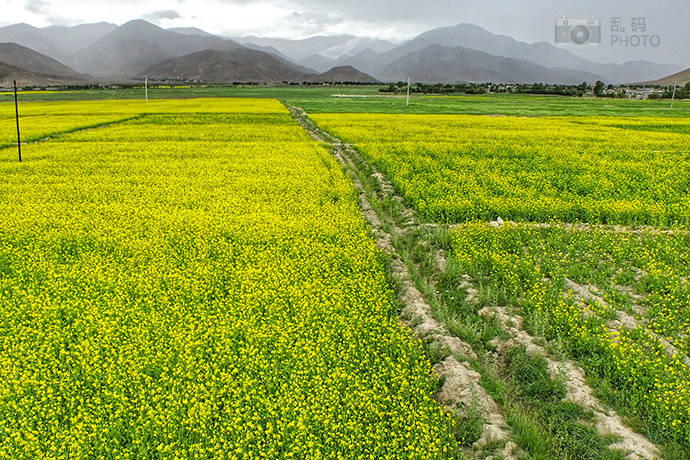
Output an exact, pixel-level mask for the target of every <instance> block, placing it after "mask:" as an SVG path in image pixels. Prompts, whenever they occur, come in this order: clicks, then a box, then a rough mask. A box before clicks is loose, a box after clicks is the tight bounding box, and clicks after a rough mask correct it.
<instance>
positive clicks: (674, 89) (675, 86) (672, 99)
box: [671, 80, 678, 108]
mask: <svg viewBox="0 0 690 460" xmlns="http://www.w3.org/2000/svg"><path fill="white" fill-rule="evenodd" d="M677 87H678V80H676V81H675V82H674V83H673V96H671V108H673V101H674V100H675V99H676V88H677Z"/></svg>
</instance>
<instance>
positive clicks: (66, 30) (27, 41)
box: [0, 22, 117, 61]
mask: <svg viewBox="0 0 690 460" xmlns="http://www.w3.org/2000/svg"><path fill="white" fill-rule="evenodd" d="M115 28H117V26H116V25H114V24H109V23H107V22H99V23H96V24H82V25H78V26H73V27H65V26H51V27H45V28H42V29H39V28H37V27H33V26H30V25H28V24H14V25H11V26H7V27H2V28H0V42H12V43H18V44H20V45H22V46H26V47H27V48H31V49H32V50H34V51H37V52H39V53H41V54H45V55H46V56H50V57H52V58H53V59H57V60H59V61H63V60H65V59H66V58H67V57H68V56H69V55H71V54H73V53H75V52H77V51H79V50H81V49H83V48H85V47H87V46H89V45H90V44H92V43H94V42H95V41H97V40H99V39H100V38H101V37H103V36H105V35H107V34H108V33H110V32H112V31H113V30H114V29H115Z"/></svg>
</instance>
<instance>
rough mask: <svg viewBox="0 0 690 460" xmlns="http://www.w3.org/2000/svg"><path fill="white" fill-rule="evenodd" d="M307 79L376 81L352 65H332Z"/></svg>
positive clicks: (324, 81)
mask: <svg viewBox="0 0 690 460" xmlns="http://www.w3.org/2000/svg"><path fill="white" fill-rule="evenodd" d="M309 81H313V82H318V83H377V82H378V80H377V79H375V78H374V77H372V76H371V75H367V74H365V73H363V72H360V71H359V70H357V69H355V68H354V67H352V66H340V67H333V68H332V69H330V70H328V71H327V72H324V73H322V74H321V75H317V76H315V77H311V78H310V79H309Z"/></svg>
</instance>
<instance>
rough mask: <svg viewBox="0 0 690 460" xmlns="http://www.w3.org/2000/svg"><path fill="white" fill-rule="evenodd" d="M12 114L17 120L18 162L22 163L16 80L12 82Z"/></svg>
mask: <svg viewBox="0 0 690 460" xmlns="http://www.w3.org/2000/svg"><path fill="white" fill-rule="evenodd" d="M14 114H15V117H16V118H17V150H18V151H19V162H20V163H21V162H22V136H21V134H20V133H19V101H18V99H17V80H14Z"/></svg>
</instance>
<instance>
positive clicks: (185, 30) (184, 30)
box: [165, 27, 215, 37]
mask: <svg viewBox="0 0 690 460" xmlns="http://www.w3.org/2000/svg"><path fill="white" fill-rule="evenodd" d="M165 30H167V31H169V32H175V33H178V34H182V35H201V36H202V37H215V35H213V34H212V33H209V32H206V31H205V30H202V29H199V28H197V27H170V28H169V29H165Z"/></svg>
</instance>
